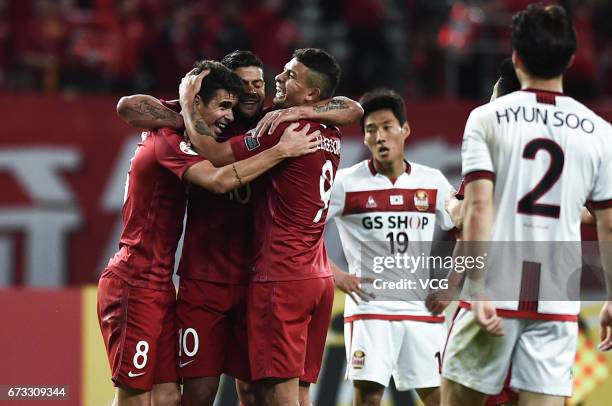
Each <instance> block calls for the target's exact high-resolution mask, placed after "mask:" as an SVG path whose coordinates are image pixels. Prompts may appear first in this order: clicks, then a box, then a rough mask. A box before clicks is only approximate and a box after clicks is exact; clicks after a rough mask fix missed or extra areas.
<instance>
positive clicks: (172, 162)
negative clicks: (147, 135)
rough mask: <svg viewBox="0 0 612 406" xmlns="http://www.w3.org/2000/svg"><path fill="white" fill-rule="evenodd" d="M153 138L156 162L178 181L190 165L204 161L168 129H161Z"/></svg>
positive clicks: (188, 144) (183, 140)
mask: <svg viewBox="0 0 612 406" xmlns="http://www.w3.org/2000/svg"><path fill="white" fill-rule="evenodd" d="M153 137H154V142H155V144H154V145H155V158H156V159H157V162H159V164H160V165H162V166H163V167H165V168H166V169H168V170H170V171H171V172H172V173H174V174H175V175H176V176H178V177H179V178H180V179H182V178H183V175H184V174H185V172H186V171H187V169H189V168H190V167H191V166H192V165H194V164H197V163H198V162H202V161H203V160H204V158H203V157H201V156H200V155H198V154H197V152H195V151H194V150H193V149H192V148H191V144H190V143H189V142H188V141H186V140H185V139H184V138H183V137H182V136H180V135H179V134H177V133H175V132H174V131H172V130H170V129H167V128H164V129H161V130H160V131H157V132H156V133H154V134H153Z"/></svg>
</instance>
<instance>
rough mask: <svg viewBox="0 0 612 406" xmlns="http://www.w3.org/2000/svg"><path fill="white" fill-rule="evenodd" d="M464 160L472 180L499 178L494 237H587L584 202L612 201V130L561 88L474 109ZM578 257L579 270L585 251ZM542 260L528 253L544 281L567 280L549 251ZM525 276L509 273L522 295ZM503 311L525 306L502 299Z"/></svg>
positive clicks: (548, 306)
mask: <svg viewBox="0 0 612 406" xmlns="http://www.w3.org/2000/svg"><path fill="white" fill-rule="evenodd" d="M462 161H463V176H464V178H465V181H466V183H468V182H470V181H472V180H475V179H482V178H488V179H494V182H495V192H494V193H495V197H494V204H495V219H494V224H493V231H492V237H491V240H492V241H542V242H544V241H551V242H552V241H580V212H581V209H582V207H583V206H584V204H585V203H586V202H591V204H592V205H593V206H594V207H595V208H603V207H609V206H612V128H611V126H610V124H609V123H608V122H607V121H605V120H603V119H602V118H600V117H599V116H597V115H596V114H595V113H593V112H592V111H591V110H589V109H588V108H587V107H585V106H584V105H582V104H581V103H579V102H577V101H576V100H574V99H572V98H571V97H568V96H565V95H563V94H560V93H553V92H544V91H531V90H522V91H517V92H514V93H511V94H509V95H506V96H504V97H501V98H498V99H496V100H495V101H493V102H491V103H489V104H486V105H484V106H481V107H478V108H476V109H475V110H473V111H472V113H471V114H470V117H469V119H468V121H467V124H466V128H465V133H464V138H463V147H462ZM558 245H559V244H558ZM576 246H577V245H576ZM551 249H552V248H551ZM573 254H575V255H573V256H574V257H575V259H574V260H575V261H576V267H575V268H574V270H576V269H578V268H580V260H581V259H580V251H579V250H578V251H577V252H575V253H573ZM542 257H546V255H539V256H537V258H523V260H525V261H529V262H531V263H532V264H533V263H541V266H540V269H539V270H538V271H537V272H539V273H540V274H541V276H542V278H541V280H540V281H539V282H538V283H539V284H540V286H547V284H548V283H555V282H554V281H555V280H557V281H558V280H564V279H565V280H567V278H566V276H567V275H554V272H555V269H554V268H555V266H554V259H553V258H551V256H550V255H549V256H548V258H542ZM560 268H565V269H569V268H570V267H568V266H563V267H560ZM523 270H524V267H523ZM520 275H521V273H520V272H514V275H504V282H503V283H504V284H506V285H505V286H506V289H510V288H511V287H512V289H513V290H512V291H513V292H514V291H516V292H519V291H520V289H521V288H522V286H521V285H520V283H521V277H520ZM497 276H498V277H499V275H497ZM506 278H507V280H506ZM525 279H529V278H523V281H524V280H525ZM498 284H499V283H498ZM559 289H567V286H559ZM498 308H504V309H511V310H525V309H520V306H519V303H518V302H516V301H509V302H504V303H499V304H498ZM529 310H530V311H533V312H536V313H552V314H576V313H577V312H578V311H579V303H577V302H571V303H570V302H544V301H542V302H539V303H538V304H537V306H536V308H533V307H532V308H531V309H529Z"/></svg>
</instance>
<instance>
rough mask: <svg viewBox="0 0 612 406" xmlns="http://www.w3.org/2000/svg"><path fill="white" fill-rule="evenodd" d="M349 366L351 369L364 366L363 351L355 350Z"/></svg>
mask: <svg viewBox="0 0 612 406" xmlns="http://www.w3.org/2000/svg"><path fill="white" fill-rule="evenodd" d="M351 366H352V367H353V369H363V367H365V352H363V351H361V350H357V351H355V352H354V353H353V356H352V358H351Z"/></svg>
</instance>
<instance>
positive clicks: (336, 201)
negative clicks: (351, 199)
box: [327, 170, 346, 221]
mask: <svg viewBox="0 0 612 406" xmlns="http://www.w3.org/2000/svg"><path fill="white" fill-rule="evenodd" d="M343 173H344V171H342V170H340V171H338V173H337V174H336V179H335V180H334V184H333V185H332V189H331V197H330V199H329V209H328V210H327V221H329V220H330V219H331V218H333V217H336V216H338V215H342V212H343V211H344V203H345V201H346V193H345V192H344V183H343V177H344V176H343Z"/></svg>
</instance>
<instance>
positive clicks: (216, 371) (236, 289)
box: [176, 278, 251, 381]
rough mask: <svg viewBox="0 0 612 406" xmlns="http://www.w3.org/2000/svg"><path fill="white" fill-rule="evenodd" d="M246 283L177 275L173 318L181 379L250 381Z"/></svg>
mask: <svg viewBox="0 0 612 406" xmlns="http://www.w3.org/2000/svg"><path fill="white" fill-rule="evenodd" d="M247 286H248V285H230V284H225V283H215V282H208V281H201V280H195V279H188V278H180V282H179V292H178V300H177V306H176V320H177V328H178V333H179V340H180V345H181V346H180V350H179V357H178V358H179V375H180V376H181V378H201V377H213V376H220V375H221V374H222V373H226V374H228V375H231V376H233V377H234V378H237V379H240V380H242V381H250V380H251V372H250V368H249V354H248V344H247V332H246V295H247Z"/></svg>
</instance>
